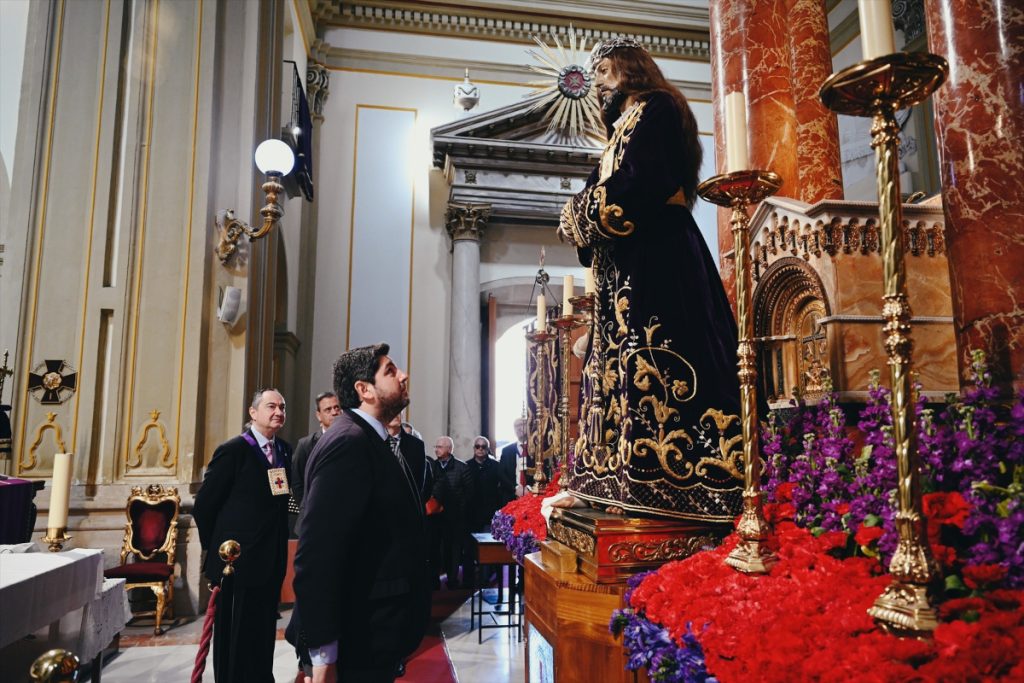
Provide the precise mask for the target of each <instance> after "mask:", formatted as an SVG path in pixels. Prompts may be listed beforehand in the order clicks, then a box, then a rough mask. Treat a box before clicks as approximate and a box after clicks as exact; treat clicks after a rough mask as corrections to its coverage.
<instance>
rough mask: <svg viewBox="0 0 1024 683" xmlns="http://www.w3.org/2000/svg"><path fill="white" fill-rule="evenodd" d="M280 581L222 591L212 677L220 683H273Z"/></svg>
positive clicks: (229, 588) (217, 619)
mask: <svg viewBox="0 0 1024 683" xmlns="http://www.w3.org/2000/svg"><path fill="white" fill-rule="evenodd" d="M282 580H283V578H277V579H274V580H272V581H269V582H267V583H264V584H259V585H255V586H233V585H226V586H225V588H224V589H223V590H221V593H220V596H219V597H218V599H217V616H216V617H215V620H214V623H213V661H214V676H215V680H217V681H218V682H219V683H274V646H275V644H276V642H277V605H278V601H279V600H280V597H281V581H282ZM225 583H226V584H231V583H232V582H230V581H227V582H225Z"/></svg>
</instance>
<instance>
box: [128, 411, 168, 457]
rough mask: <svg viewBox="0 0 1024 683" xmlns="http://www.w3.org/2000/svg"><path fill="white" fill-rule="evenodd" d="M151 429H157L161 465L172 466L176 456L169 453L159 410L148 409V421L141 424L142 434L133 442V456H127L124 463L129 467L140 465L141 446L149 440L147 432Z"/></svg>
mask: <svg viewBox="0 0 1024 683" xmlns="http://www.w3.org/2000/svg"><path fill="white" fill-rule="evenodd" d="M153 429H155V430H156V431H157V437H158V438H159V439H160V465H161V467H168V468H170V467H174V465H175V460H176V458H175V457H174V456H173V454H172V453H171V445H170V444H169V443H168V442H167V432H166V431H165V430H164V426H163V424H162V423H161V422H160V411H159V410H151V411H149V422H147V423H146V424H145V426H143V428H142V434H141V435H140V436H139V440H138V441H136V442H135V448H133V449H132V456H133V457H132V458H129V459H128V462H127V463H125V464H126V465H127V467H128V468H129V469H135V468H136V467H141V466H142V448H143V447H144V446H145V445H146V442H147V441H148V440H149V432H150V431H151V430H153Z"/></svg>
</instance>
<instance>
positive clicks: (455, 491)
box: [431, 436, 472, 590]
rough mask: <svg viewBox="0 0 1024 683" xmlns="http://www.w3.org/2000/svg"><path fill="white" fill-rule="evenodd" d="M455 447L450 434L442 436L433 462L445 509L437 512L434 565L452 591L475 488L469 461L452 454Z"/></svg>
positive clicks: (436, 494) (438, 493) (438, 495)
mask: <svg viewBox="0 0 1024 683" xmlns="http://www.w3.org/2000/svg"><path fill="white" fill-rule="evenodd" d="M454 448H455V442H453V441H452V438H451V437H450V436H439V437H438V438H437V442H436V443H435V444H434V455H435V456H436V457H437V459H436V460H434V461H433V462H432V463H431V468H432V469H433V473H434V489H433V497H434V498H435V499H436V500H437V501H438V502H439V503H440V504H441V507H442V508H443V509H442V510H441V513H440V514H439V515H438V517H439V521H438V534H437V538H436V541H435V544H434V552H433V555H434V560H433V564H434V566H435V567H436V568H437V569H438V570H442V569H443V570H444V572H445V574H447V579H446V584H447V586H448V589H449V590H452V589H455V588H458V587H459V564H460V562H461V561H462V548H463V543H464V538H465V535H466V505H467V503H468V502H469V496H470V492H471V490H472V482H471V481H470V479H469V469H468V468H467V467H466V463H464V462H462V461H461V460H459V459H458V458H456V457H455V456H454V455H453V454H452V451H453V449H454Z"/></svg>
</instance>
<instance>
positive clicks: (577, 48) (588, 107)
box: [526, 24, 604, 140]
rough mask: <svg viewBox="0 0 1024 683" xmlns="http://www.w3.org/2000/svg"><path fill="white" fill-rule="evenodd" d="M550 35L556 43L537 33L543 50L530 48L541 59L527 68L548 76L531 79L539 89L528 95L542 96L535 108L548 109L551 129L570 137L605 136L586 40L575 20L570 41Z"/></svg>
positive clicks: (535, 37) (549, 127)
mask: <svg viewBox="0 0 1024 683" xmlns="http://www.w3.org/2000/svg"><path fill="white" fill-rule="evenodd" d="M550 35H551V39H552V41H554V47H550V46H548V45H547V44H546V43H545V42H544V41H543V40H541V39H540V38H539V37H537V36H533V42H535V43H537V46H538V47H539V48H540V51H539V52H538V51H537V50H527V52H528V53H529V54H530V56H532V57H533V58H534V59H535V60H536V61H537V63H536V64H529V65H527V67H526V68H527V69H529V70H530V71H532V72H534V73H536V74H540V75H542V76H545V77H546V78H544V80H539V81H533V82H531V83H529V85H530V86H532V87H534V88H537V90H534V91H533V92H531V93H530V94H529V95H527V96H528V97H532V96H539V98H538V100H537V103H536V104H535V105H534V106H533V109H534V110H536V109H545V110H546V112H545V114H544V115H545V117H547V118H548V119H549V121H548V131H549V132H552V133H555V134H556V135H559V136H561V137H564V138H568V139H570V140H578V139H580V138H584V137H595V138H598V139H602V138H603V137H604V135H603V125H602V124H601V112H600V110H599V109H598V107H597V98H596V97H594V95H593V92H592V89H593V77H592V76H591V75H590V72H589V71H588V70H587V68H586V67H585V66H584V65H585V64H586V60H587V55H588V53H587V46H586V40H585V39H584V38H583V36H582V35H580V36H577V34H576V31H575V30H574V29H573V27H572V25H571V24H570V25H569V33H568V44H566V45H563V44H562V41H561V40H559V38H558V36H557V35H555V34H554V33H552V34H550Z"/></svg>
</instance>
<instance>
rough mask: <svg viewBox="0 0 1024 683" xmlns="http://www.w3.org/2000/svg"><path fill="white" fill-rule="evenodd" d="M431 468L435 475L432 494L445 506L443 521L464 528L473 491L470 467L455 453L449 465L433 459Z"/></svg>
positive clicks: (442, 515) (449, 459) (449, 460)
mask: <svg viewBox="0 0 1024 683" xmlns="http://www.w3.org/2000/svg"><path fill="white" fill-rule="evenodd" d="M430 469H431V472H432V474H433V477H434V484H433V489H432V490H431V495H433V496H434V498H437V500H438V501H440V502H441V505H443V506H444V512H442V513H441V519H442V521H443V522H444V523H445V524H446V525H447V526H451V527H456V528H458V529H462V528H464V527H465V525H466V509H467V506H468V505H469V498H470V496H471V495H472V493H473V480H472V479H471V478H470V476H469V468H468V467H466V463H464V462H462V461H461V460H459V459H458V458H456V457H455V456H454V455H453V456H450V457H449V458H448V465H447V467H443V466H442V465H441V461H440V460H431V461H430Z"/></svg>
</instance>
